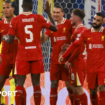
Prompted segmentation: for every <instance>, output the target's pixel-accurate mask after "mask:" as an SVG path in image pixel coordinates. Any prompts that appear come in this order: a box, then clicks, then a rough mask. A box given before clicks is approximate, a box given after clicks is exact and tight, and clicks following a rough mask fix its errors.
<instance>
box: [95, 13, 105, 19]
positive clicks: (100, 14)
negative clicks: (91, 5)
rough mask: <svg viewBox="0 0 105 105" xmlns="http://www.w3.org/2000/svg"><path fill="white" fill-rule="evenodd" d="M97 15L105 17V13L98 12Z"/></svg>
mask: <svg viewBox="0 0 105 105" xmlns="http://www.w3.org/2000/svg"><path fill="white" fill-rule="evenodd" d="M96 15H98V16H101V17H102V18H105V15H104V14H103V13H101V12H97V13H96Z"/></svg>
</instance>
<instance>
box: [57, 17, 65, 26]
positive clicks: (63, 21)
mask: <svg viewBox="0 0 105 105" xmlns="http://www.w3.org/2000/svg"><path fill="white" fill-rule="evenodd" d="M65 21H66V19H65V18H63V20H62V22H61V23H59V24H57V22H56V25H60V24H64V23H65Z"/></svg>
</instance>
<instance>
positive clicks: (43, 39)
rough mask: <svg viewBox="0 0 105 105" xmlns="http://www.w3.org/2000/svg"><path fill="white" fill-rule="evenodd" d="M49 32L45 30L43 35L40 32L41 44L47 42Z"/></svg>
mask: <svg viewBox="0 0 105 105" xmlns="http://www.w3.org/2000/svg"><path fill="white" fill-rule="evenodd" d="M50 34H51V31H50V30H48V29H46V31H45V33H44V31H42V37H41V43H44V42H46V41H47V39H48V38H49V37H50Z"/></svg>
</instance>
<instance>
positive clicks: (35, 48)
mask: <svg viewBox="0 0 105 105" xmlns="http://www.w3.org/2000/svg"><path fill="white" fill-rule="evenodd" d="M50 25H51V24H50V23H47V21H46V20H45V19H44V17H43V16H41V15H35V14H32V13H30V12H27V13H23V14H20V15H18V16H17V17H14V18H13V19H12V21H11V25H10V29H9V34H11V35H13V36H16V37H17V38H18V39H19V44H18V52H17V57H16V71H17V72H16V73H17V74H18V75H26V74H28V73H33V74H39V73H43V72H44V66H43V61H42V60H43V55H42V50H41V42H40V32H41V30H42V29H43V28H49V27H50Z"/></svg>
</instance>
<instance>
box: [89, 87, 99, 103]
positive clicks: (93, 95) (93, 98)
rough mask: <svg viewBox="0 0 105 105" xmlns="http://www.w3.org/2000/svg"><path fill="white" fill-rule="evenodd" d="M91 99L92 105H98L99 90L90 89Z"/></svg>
mask: <svg viewBox="0 0 105 105" xmlns="http://www.w3.org/2000/svg"><path fill="white" fill-rule="evenodd" d="M90 99H91V103H92V105H98V95H97V88H95V89H90Z"/></svg>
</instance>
